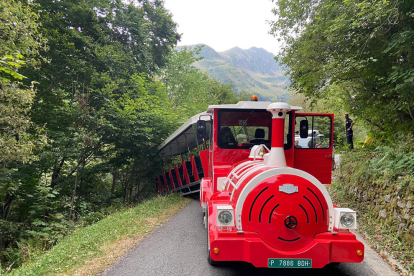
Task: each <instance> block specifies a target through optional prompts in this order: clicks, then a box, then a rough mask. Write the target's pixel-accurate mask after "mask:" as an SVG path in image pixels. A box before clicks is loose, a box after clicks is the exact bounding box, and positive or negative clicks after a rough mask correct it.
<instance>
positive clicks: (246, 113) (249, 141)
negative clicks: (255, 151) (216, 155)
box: [217, 109, 272, 149]
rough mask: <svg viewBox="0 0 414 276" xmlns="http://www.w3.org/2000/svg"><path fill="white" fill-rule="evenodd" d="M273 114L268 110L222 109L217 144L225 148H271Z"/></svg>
mask: <svg viewBox="0 0 414 276" xmlns="http://www.w3.org/2000/svg"><path fill="white" fill-rule="evenodd" d="M271 126H272V114H271V113H270V112H268V111H266V110H234V109H233V110H220V111H219V118H218V134H217V144H218V146H219V147H220V148H223V149H249V148H251V147H253V146H254V145H259V144H265V145H266V146H268V147H269V148H270V140H271Z"/></svg>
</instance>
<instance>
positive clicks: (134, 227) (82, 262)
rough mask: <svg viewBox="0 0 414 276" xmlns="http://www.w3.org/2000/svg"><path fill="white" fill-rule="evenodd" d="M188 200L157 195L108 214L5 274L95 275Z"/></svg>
mask: <svg viewBox="0 0 414 276" xmlns="http://www.w3.org/2000/svg"><path fill="white" fill-rule="evenodd" d="M190 201H191V200H190V199H187V198H183V197H181V196H179V195H177V194H172V195H168V196H165V197H164V196H160V197H155V198H153V199H150V200H148V201H146V202H143V203H142V204H139V205H137V206H136V207H133V208H130V209H127V210H124V211H121V212H118V213H114V214H112V215H109V216H108V217H106V218H105V219H103V220H101V221H99V222H98V223H96V224H93V225H91V226H88V227H85V228H81V229H78V230H77V231H75V232H74V233H72V234H71V235H69V236H67V237H65V238H64V239H63V240H62V241H61V242H59V243H58V244H57V245H56V246H55V247H53V248H52V249H51V250H50V251H48V252H46V253H45V254H43V255H42V256H39V257H38V258H36V259H33V260H30V261H28V262H27V263H25V264H24V265H23V266H22V267H20V268H18V269H16V270H13V271H12V272H11V273H9V274H6V275H96V274H98V273H100V272H102V271H103V270H105V268H106V267H107V266H108V265H110V264H112V263H114V262H115V261H116V260H117V259H119V258H120V257H121V256H122V255H124V254H125V253H126V252H127V251H128V250H129V249H131V248H132V247H133V246H134V245H136V244H137V243H138V242H139V241H140V240H142V239H143V238H144V237H145V236H146V235H147V234H148V233H150V232H151V231H153V230H154V229H155V228H156V227H157V226H159V225H161V224H162V223H163V222H165V221H166V220H168V219H169V218H171V217H172V216H173V215H174V214H176V213H177V212H178V211H179V210H181V209H182V208H183V207H184V206H186V205H187V204H188V203H189V202H190Z"/></svg>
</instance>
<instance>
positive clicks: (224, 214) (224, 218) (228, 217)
mask: <svg viewBox="0 0 414 276" xmlns="http://www.w3.org/2000/svg"><path fill="white" fill-rule="evenodd" d="M218 220H219V222H220V223H221V224H230V222H232V220H233V215H232V214H231V213H230V212H229V211H221V212H220V213H219V215H218Z"/></svg>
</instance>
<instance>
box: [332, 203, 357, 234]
mask: <svg viewBox="0 0 414 276" xmlns="http://www.w3.org/2000/svg"><path fill="white" fill-rule="evenodd" d="M334 227H335V228H336V229H347V230H355V229H357V217H356V212H355V211H354V210H352V209H349V208H334Z"/></svg>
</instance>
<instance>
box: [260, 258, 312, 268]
mask: <svg viewBox="0 0 414 276" xmlns="http://www.w3.org/2000/svg"><path fill="white" fill-rule="evenodd" d="M267 267H269V268H273V267H283V268H312V259H269V260H268V263H267Z"/></svg>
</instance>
